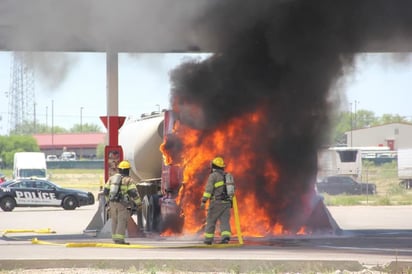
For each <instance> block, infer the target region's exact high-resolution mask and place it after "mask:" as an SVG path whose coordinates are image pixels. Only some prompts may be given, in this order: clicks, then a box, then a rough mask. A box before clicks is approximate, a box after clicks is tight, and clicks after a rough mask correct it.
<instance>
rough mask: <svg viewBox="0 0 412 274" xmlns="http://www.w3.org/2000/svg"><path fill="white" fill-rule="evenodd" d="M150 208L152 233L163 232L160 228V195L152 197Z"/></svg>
mask: <svg viewBox="0 0 412 274" xmlns="http://www.w3.org/2000/svg"><path fill="white" fill-rule="evenodd" d="M149 203H150V207H151V209H152V210H151V212H150V213H151V220H152V223H151V225H152V227H151V228H152V231H156V232H162V231H161V227H160V205H159V195H157V194H153V195H151V196H150V200H149Z"/></svg>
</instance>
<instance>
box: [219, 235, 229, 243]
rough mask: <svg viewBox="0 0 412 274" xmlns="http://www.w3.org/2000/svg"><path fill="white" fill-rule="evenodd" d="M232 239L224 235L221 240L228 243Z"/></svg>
mask: <svg viewBox="0 0 412 274" xmlns="http://www.w3.org/2000/svg"><path fill="white" fill-rule="evenodd" d="M229 241H230V238H229V237H223V238H222V240H221V241H220V243H221V244H228V243H229Z"/></svg>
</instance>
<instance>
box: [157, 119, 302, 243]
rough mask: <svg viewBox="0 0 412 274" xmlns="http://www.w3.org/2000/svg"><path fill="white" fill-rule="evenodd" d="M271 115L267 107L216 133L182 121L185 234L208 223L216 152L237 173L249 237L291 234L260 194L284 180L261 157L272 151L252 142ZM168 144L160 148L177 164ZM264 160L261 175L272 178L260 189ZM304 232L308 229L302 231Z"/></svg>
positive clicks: (179, 200)
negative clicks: (203, 203) (205, 205)
mask: <svg viewBox="0 0 412 274" xmlns="http://www.w3.org/2000/svg"><path fill="white" fill-rule="evenodd" d="M266 122H267V121H266V117H265V115H264V113H263V111H257V112H255V113H251V114H247V115H243V116H241V117H237V118H235V119H233V120H231V121H229V122H228V123H226V124H225V125H222V126H221V127H219V128H218V129H217V130H215V131H211V132H205V131H199V130H196V129H192V128H189V127H187V126H185V125H183V124H180V125H179V126H178V127H177V128H176V129H175V130H176V132H175V133H176V135H177V136H178V138H179V139H180V140H181V142H182V144H183V146H182V147H183V149H182V151H181V161H182V162H181V165H182V166H183V167H184V174H183V176H184V183H183V187H182V188H181V191H180V192H179V195H178V197H177V203H178V204H180V205H181V207H182V209H183V213H184V217H185V222H184V227H183V230H184V231H183V232H184V233H188V234H193V233H198V232H200V231H201V229H202V228H203V226H204V222H205V212H204V211H203V210H201V209H200V208H199V205H200V200H201V197H202V195H203V191H204V187H205V184H206V181H207V177H208V175H209V172H210V161H211V160H212V159H213V158H214V157H216V156H218V155H219V156H222V157H224V160H225V163H226V169H225V170H226V171H228V172H231V173H232V174H233V175H234V178H235V182H236V197H237V201H238V208H239V214H240V223H241V229H242V233H243V234H244V235H245V236H265V235H269V234H273V235H280V234H285V233H289V232H288V231H286V229H285V228H284V226H283V225H282V224H280V223H278V221H276V220H272V218H271V216H270V209H269V208H270V206H273V205H274V204H275V203H276V201H272V203H273V204H271V205H267V204H263V202H262V201H261V200H260V198H259V195H260V194H265V193H273V192H274V190H275V189H276V185H277V183H278V181H279V171H278V167H277V165H276V163H274V162H273V161H269V160H268V161H262V160H261V159H264V157H266V156H267V154H268V153H269V152H267V151H256V149H255V147H254V145H253V144H254V143H253V142H254V141H253V140H258V141H259V140H260V139H259V134H270V133H267V132H265V129H264V125H265V123H266ZM164 147H165V145H164V144H162V146H161V151H162V152H163V154H164V155H165V159H166V161H167V162H168V163H171V162H173V159H171V158H173V157H172V156H171V155H168V153H169V152H168V151H167V149H164ZM258 159H259V160H260V162H264V164H263V166H259V169H260V170H263V171H262V174H260V175H259V176H260V178H261V179H262V180H265V181H266V182H269V183H268V184H264V185H263V186H264V187H263V189H259V184H257V182H255V181H252V180H254V179H253V178H255V177H254V176H250V174H251V173H256V172H258V171H257V170H254V169H255V168H256V161H257V160H258ZM231 225H232V232H233V233H234V234H235V233H236V231H235V229H234V228H235V226H234V216H233V214H232V219H231ZM299 233H304V230H302V229H301V231H299Z"/></svg>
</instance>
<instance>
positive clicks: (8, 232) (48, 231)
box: [2, 228, 56, 236]
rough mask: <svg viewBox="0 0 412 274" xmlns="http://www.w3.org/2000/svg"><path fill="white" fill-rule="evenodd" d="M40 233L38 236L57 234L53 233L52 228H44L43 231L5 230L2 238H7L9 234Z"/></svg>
mask: <svg viewBox="0 0 412 274" xmlns="http://www.w3.org/2000/svg"><path fill="white" fill-rule="evenodd" d="M29 232H33V233H38V234H52V233H56V232H55V231H52V230H51V229H50V228H42V229H6V230H3V234H2V236H6V235H7V234H10V233H29Z"/></svg>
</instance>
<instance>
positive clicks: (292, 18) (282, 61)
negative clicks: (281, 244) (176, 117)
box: [171, 0, 412, 229]
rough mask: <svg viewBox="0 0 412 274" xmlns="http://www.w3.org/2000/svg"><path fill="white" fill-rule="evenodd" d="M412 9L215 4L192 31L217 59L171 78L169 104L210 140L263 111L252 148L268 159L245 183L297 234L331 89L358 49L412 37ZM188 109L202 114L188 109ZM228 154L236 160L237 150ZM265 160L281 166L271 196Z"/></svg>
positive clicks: (356, 4)
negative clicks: (235, 121) (231, 123)
mask: <svg viewBox="0 0 412 274" xmlns="http://www.w3.org/2000/svg"><path fill="white" fill-rule="evenodd" d="M411 11H412V2H410V1H384V0H380V1H354V0H346V1H330V0H313V1H307V0H301V1H298V0H297V1H273V0H268V1H264V0H260V1H238V0H236V1H235V0H233V1H217V2H214V5H212V6H210V7H209V9H208V10H207V11H206V12H205V13H204V14H203V16H202V17H200V18H198V20H197V21H196V22H195V26H194V29H195V30H196V34H197V37H200V38H199V39H201V40H202V44H204V45H205V44H206V45H208V46H209V48H213V49H215V50H214V54H213V55H212V56H211V57H210V58H208V59H206V60H205V61H192V62H187V63H184V64H182V65H181V66H179V67H178V68H176V69H175V70H174V71H173V72H172V73H171V81H172V96H171V105H172V106H174V109H175V110H176V111H177V112H179V114H180V119H181V121H182V123H186V124H187V125H188V126H190V127H192V128H197V129H200V130H202V132H203V135H207V134H209V133H210V132H211V131H213V129H216V128H218V127H219V126H221V125H223V124H225V123H227V122H228V121H230V120H231V119H232V118H233V117H236V116H240V115H242V114H244V113H248V112H254V111H256V110H258V109H264V113H265V116H266V117H267V120H266V122H265V124H264V127H263V128H264V130H262V132H260V133H259V134H256V136H258V137H257V138H255V139H254V140H253V145H252V147H254V148H255V149H256V151H260V152H262V153H260V154H259V155H260V157H259V159H258V161H256V163H255V165H254V166H253V167H251V169H250V170H247V171H245V172H244V174H245V176H248V178H247V180H246V179H245V178H239V179H238V180H237V182H238V183H239V184H240V185H239V186H238V187H240V188H244V189H247V191H252V192H255V194H256V196H257V197H259V200H260V203H261V205H262V207H263V208H266V209H267V212H268V215H269V216H271V218H272V221H273V223H275V222H277V221H280V222H281V223H282V224H285V225H286V226H287V227H288V228H290V229H297V228H298V227H295V226H300V225H302V224H301V223H299V220H295V218H296V217H295V216H296V215H299V214H298V212H301V211H303V210H304V208H303V207H304V202H303V200H304V196H305V194H306V193H307V192H308V191H310V190H311V189H313V185H314V182H315V179H316V173H317V156H316V154H317V150H318V149H319V148H320V146H321V145H322V144H324V143H327V142H328V138H327V137H328V132H329V126H330V120H331V117H332V114H333V110H334V108H335V107H336V106H337V102H336V101H333V100H332V99H331V98H333V97H334V96H333V88H334V87H335V86H336V83H337V81H338V80H339V79H340V77H341V76H342V74H343V71H344V68H345V67H346V66H351V65H352V63H353V60H354V55H355V54H356V53H358V52H362V51H365V50H368V49H371V50H379V49H380V47H381V49H383V48H385V46H382V45H383V44H385V45H390V41H396V42H397V41H402V39H400V38H401V37H403V38H407V39H409V38H410V37H411V33H412V16H411ZM392 47H393V48H394V49H395V50H397V49H399V48H400V47H402V44H395V42H394V43H393V44H392ZM386 48H387V49H389V50H390V48H391V46H389V47H386ZM187 105H194V106H197V107H198V108H199V109H201V115H199V116H194V114H193V112H185V111H184V110H185V109H186V108H187ZM245 130H246V129H245ZM244 134H250V133H248V132H244ZM201 138H202V137H200V138H199V139H201ZM263 152H264V153H263ZM217 153H219V152H218V151H217ZM226 157H228V158H229V159H230V160H231V161H234V160H236V158H235V157H236V153H235V152H234V151H233V152H231V153H230V154H229V155H226ZM233 158H235V159H233ZM267 161H271V162H274V163H275V164H276V166H278V167H279V170H280V174H279V175H280V177H279V182H278V184H277V186H276V188H275V189H273V192H271V193H265V192H264V191H262V190H263V189H267V185H268V184H269V183H270V182H267V181H265V180H264V178H263V177H262V174H261V173H260V171H261V169H262V167H263V166H264V163H265V162H267ZM246 174H247V175H246ZM244 181H247V182H244ZM203 182H204V181H203ZM242 182H244V183H242ZM251 182H253V184H251ZM200 185H202V184H200ZM240 199H241V197H240Z"/></svg>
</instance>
